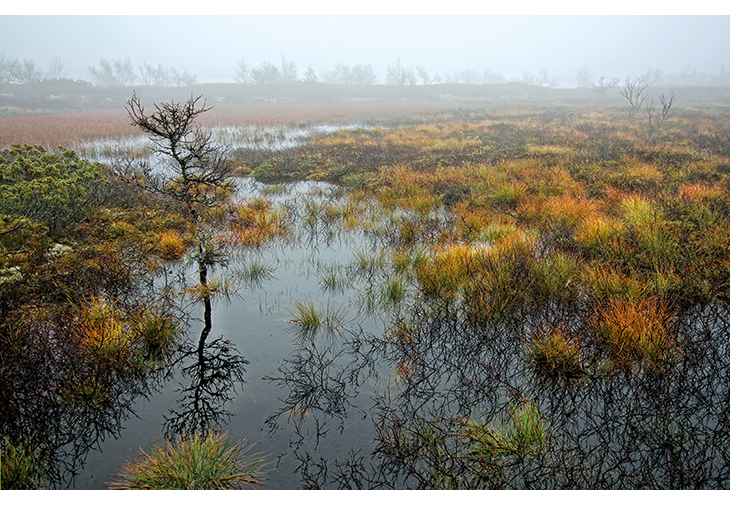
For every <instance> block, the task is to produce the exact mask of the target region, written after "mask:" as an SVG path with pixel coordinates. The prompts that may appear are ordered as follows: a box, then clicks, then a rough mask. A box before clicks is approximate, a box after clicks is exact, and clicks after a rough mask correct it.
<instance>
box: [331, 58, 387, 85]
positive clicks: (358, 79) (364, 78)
mask: <svg viewBox="0 0 730 505" xmlns="http://www.w3.org/2000/svg"><path fill="white" fill-rule="evenodd" d="M322 80H323V81H324V82H326V83H328V84H359V85H372V84H377V82H378V78H377V77H376V75H375V71H374V70H373V68H372V66H370V65H355V66H354V67H352V68H350V67H349V66H348V65H345V64H344V63H338V64H337V65H335V68H334V69H332V70H325V71H324V72H323V78H322Z"/></svg>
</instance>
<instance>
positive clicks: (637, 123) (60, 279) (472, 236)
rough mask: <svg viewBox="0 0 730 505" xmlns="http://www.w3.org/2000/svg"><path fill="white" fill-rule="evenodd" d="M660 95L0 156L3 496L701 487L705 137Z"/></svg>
mask: <svg viewBox="0 0 730 505" xmlns="http://www.w3.org/2000/svg"><path fill="white" fill-rule="evenodd" d="M681 98H682V95H681V93H678V94H677V103H676V104H674V103H673V105H674V110H673V114H671V115H669V114H667V115H666V117H665V118H663V122H662V123H661V127H660V128H657V124H658V123H657V122H656V116H653V119H652V116H651V115H650V114H648V113H647V112H646V111H645V110H644V109H639V111H638V112H637V113H636V114H634V115H633V116H631V117H629V115H627V114H626V112H625V110H624V108H623V106H622V105H618V104H616V105H615V106H614V105H611V104H608V105H606V104H596V103H593V102H585V103H575V104H572V105H564V104H563V105H558V104H553V105H530V104H507V105H502V106H495V105H483V104H481V105H480V104H466V105H462V106H460V107H458V108H456V107H450V106H449V107H444V108H443V109H442V110H433V109H429V110H428V111H427V112H418V111H417V110H411V111H409V112H408V113H407V114H405V113H404V112H403V110H402V109H399V113H398V115H397V117H396V116H393V115H381V116H370V117H369V118H368V120H367V122H366V123H364V122H362V116H351V117H349V118H348V121H346V122H345V121H343V122H342V123H340V124H347V125H352V124H355V125H360V126H361V127H357V126H355V127H348V128H334V129H331V130H330V129H321V130H320V131H318V132H314V133H312V134H311V136H309V137H308V141H307V142H303V143H296V144H284V145H278V146H276V148H274V147H273V146H271V145H264V144H256V145H254V144H250V145H241V144H239V145H237V146H235V147H234V148H232V149H230V151H229V152H228V155H227V157H225V158H222V157H221V158H218V157H214V160H213V161H214V163H213V164H212V165H207V166H208V167H211V166H213V167H216V170H217V171H216V172H215V174H213V175H215V177H214V178H212V179H210V178H209V179H205V178H204V179H205V180H203V179H195V178H194V177H193V178H192V179H190V178H189V179H185V177H188V176H189V174H188V173H187V172H185V173H182V172H180V171H179V170H178V172H177V173H175V175H174V176H172V177H162V175H161V172H159V171H155V170H156V169H153V168H151V167H147V168H145V167H144V163H145V160H146V159H147V158H145V157H144V155H143V154H144V153H142V154H140V155H139V156H133V157H131V158H130V159H129V161H130V163H129V164H127V165H123V166H121V168H124V170H122V169H121V168H120V166H119V165H117V166H116V168H117V169H116V170H112V169H111V168H110V166H109V165H107V164H102V163H93V162H88V161H85V160H83V159H81V158H79V157H78V156H77V155H76V154H74V153H73V152H70V151H52V150H49V151H47V150H45V149H43V148H40V147H14V148H11V149H8V150H5V151H3V152H2V153H1V156H2V157H1V158H0V170H2V172H0V192H3V196H4V199H3V203H2V208H1V209H0V210H1V211H2V216H3V222H2V225H3V228H2V230H0V241H2V242H1V244H2V248H3V249H2V254H3V255H2V258H1V259H2V262H3V264H2V265H1V267H2V270H0V274H1V275H2V277H0V297H1V299H0V302H1V303H2V306H1V307H2V312H1V313H0V314H2V357H3V368H2V386H1V387H0V394H2V397H3V402H4V403H5V404H6V405H8V406H9V408H8V409H5V410H4V412H3V413H2V435H3V437H4V438H3V439H2V448H3V484H2V485H3V486H6V482H7V481H6V479H8V478H11V477H7V476H13V477H12V479H14V480H12V481H11V482H17V484H13V486H16V487H39V486H50V487H62V486H65V485H73V486H76V487H81V488H84V487H95V486H101V485H102V484H103V483H100V482H94V481H92V480H91V477H90V476H89V475H90V471H89V470H88V467H89V466H92V465H96V467H97V468H99V466H100V465H102V463H101V461H102V460H105V459H106V460H107V461H110V463H106V464H107V465H109V467H108V471H107V470H106V468H107V467H104V466H102V468H105V470H103V473H106V474H107V475H108V477H104V478H105V479H107V480H106V481H105V483H106V482H109V483H112V484H113V485H115V486H117V487H120V486H121V487H135V486H136V487H145V486H147V484H144V483H141V484H140V483H138V482H142V481H138V480H135V479H137V477H134V476H133V475H132V474H138V475H140V476H141V477H140V478H144V479H149V480H150V481H153V480H154V479H157V477H156V476H153V475H152V469H154V468H157V467H156V466H155V465H157V464H158V463H159V465H161V466H160V468H162V467H163V466H164V465H168V464H173V463H175V461H183V460H185V454H188V451H193V450H199V451H201V452H204V453H207V454H214V455H216V456H215V457H216V458H219V456H220V458H219V459H220V460H221V461H225V462H233V463H235V464H234V465H233V467H228V468H226V469H224V470H225V471H228V472H229V473H228V474H227V475H229V477H222V478H221V480H220V481H219V480H215V479H214V480H213V481H214V482H216V483H217V484H214V485H215V487H225V486H228V484H227V483H226V482H230V483H232V484H231V485H232V486H239V485H250V484H252V483H254V481H255V483H257V484H260V485H261V487H264V488H267V487H271V488H300V487H304V488H348V489H350V488H352V489H378V488H381V489H382V488H384V489H390V488H395V489H401V488H419V489H443V488H445V489H471V488H477V489H482V488H489V489H494V488H539V489H563V488H578V489H638V488H650V489H665V488H667V489H678V488H714V489H724V488H727V487H728V486H729V485H730V459H729V458H730V404H728V398H730V390H728V383H727V380H726V378H727V376H728V373H730V354H728V350H729V349H730V348H729V347H728V330H729V329H730V328H729V325H730V312H729V311H728V301H729V300H728V295H729V292H728V287H729V286H730V284H728V279H729V278H730V252H729V251H730V205H729V204H728V202H730V194H728V192H729V191H730V184H729V182H730V178H729V177H730V158H728V151H727V145H726V140H727V135H726V133H727V131H728V125H730V123H729V122H728V119H727V118H728V116H727V105H726V104H725V103H724V102H721V103H713V104H702V103H693V104H691V106H690V105H687V106H686V107H685V108H682V107H680V105H679V104H681ZM133 100H134V99H133ZM191 100H192V99H191ZM672 100H674V97H673V98H672ZM130 103H131V105H132V106H133V107H137V112H138V113H143V111H142V110H141V109H140V108H139V105H140V104H139V103H138V102H130ZM188 104H189V103H188ZM199 105H200V104H199V103H198V104H196V103H195V102H192V107H193V108H192V109H190V111H192V112H194V114H192V118H191V119H195V118H197V116H198V115H200V117H201V118H202V117H204V116H205V114H203V112H205V107H199ZM157 110H158V111H160V110H164V108H163V109H157ZM642 114H643V115H642ZM654 114H656V113H655V112H654ZM133 117H134V115H133ZM136 117H137V118H138V119H141V118H143V117H144V115H139V114H138V115H137V116H136ZM147 117H149V116H147ZM358 121H360V123H358ZM138 123H139V122H138ZM206 131H208V132H210V130H206ZM281 131H282V133H281V139H285V138H286V131H285V130H281ZM191 132H192V130H191ZM648 132H651V135H648ZM202 135H207V134H205V133H203V134H202ZM191 138H192V139H203V140H205V142H206V143H207V142H211V141H213V140H212V139H213V137H212V136H208V137H206V136H201V137H194V136H193V137H191ZM190 145H192V146H193V148H195V149H197V147H195V146H196V145H195V144H190ZM205 145H210V144H205ZM215 145H216V146H217V145H218V144H215ZM193 151H194V149H193ZM193 151H190V152H193ZM174 153H178V150H177V149H174ZM174 153H173V151H169V152H167V153H166V154H167V157H168V158H170V157H171V156H170V155H171V154H174ZM205 153H208V154H215V155H216V156H217V151H216V152H213V151H205ZM163 154H165V153H163ZM172 158H174V156H172ZM193 158H195V156H193ZM195 159H197V160H200V159H202V158H201V157H197V158H195ZM135 163H142V165H139V166H140V167H142V168H143V169H142V170H133V168H134V166H135V165H134V164H135ZM216 163H220V165H218V164H216ZM180 166H181V165H179V164H178V165H177V167H178V169H179V167H180ZM184 171H185V170H183V172H184ZM51 172H52V173H53V174H54V177H49V175H48V174H49V173H51ZM203 175H205V174H203ZM208 183H211V184H208ZM78 195H84V196H85V198H84V199H82V200H80V199H79V198H78ZM79 202H83V203H79ZM215 335H220V336H219V337H215ZM29 377H33V378H34V380H29ZM262 379H263V380H262ZM47 392H51V393H50V394H49V393H47ZM142 398H146V399H148V402H146V403H143V402H142V400H141V399H142ZM142 405H144V408H142V407H141V406H142ZM133 413H134V414H135V415H137V416H139V419H138V420H134V419H132V417H131V416H132V414H133ZM51 420H53V421H52V422H51ZM79 420H81V421H79ZM123 427H128V429H127V430H125V432H124V433H123V432H122V428H123ZM183 433H185V434H188V436H187V438H186V437H183V436H181V434H183ZM115 437H121V438H120V441H119V443H118V441H116V440H114V438H115ZM160 437H162V438H164V439H165V442H157V440H159V438H160ZM228 440H231V445H228V446H227V445H226V443H227V442H226V441H228ZM243 440H247V441H248V442H246V443H245V444H244V443H243V442H240V443H239V441H243ZM254 442H255V444H256V446H255V451H256V453H257V455H256V456H254V457H252V458H248V457H245V458H244V457H243V454H242V451H243V447H244V446H245V447H248V444H249V443H254ZM153 443H154V444H155V445H152V444H153ZM122 445H123V446H124V448H122ZM139 446H144V447H148V448H151V449H149V450H145V449H143V454H142V456H141V457H140V458H138V459H137V460H133V458H134V457H136V456H137V453H136V452H129V447H134V448H135V449H136V447H139ZM99 447H101V448H102V449H103V450H104V453H103V454H102V453H97V452H94V451H93V449H95V448H99ZM206 451H207V452H206ZM239 456H241V458H239ZM87 458H88V459H89V460H93V461H87ZM237 458H238V459H237ZM153 460H155V461H154V462H153ZM6 462H11V463H12V464H10V463H6ZM153 463H154V464H153ZM125 465H126V466H125ZM236 465H238V466H236ZM208 469H210V468H208ZM263 469H265V471H266V472H265V474H262V473H261V471H262V470H263ZM155 471H156V470H155ZM206 471H207V470H206ZM96 472H97V473H98V472H99V470H96ZM199 473H200V472H199V471H198V470H194V471H193V472H192V474H194V475H198V474H199ZM214 473H215V472H213V471H212V470H211V475H213V474H214ZM74 475H76V479H75V480H74V479H73V476H74ZM114 476H117V477H116V480H114V479H115V477H114ZM164 479H168V477H164ZM216 479H217V477H216ZM236 479H238V480H236ZM112 481H113V482H112ZM213 481H212V482H213ZM114 482H115V483H116V484H114ZM171 482H172V481H171V480H169V479H168V480H164V485H163V487H173V484H172V483H171ZM174 485H175V486H177V485H180V486H182V487H195V488H203V487H205V486H206V484H205V483H201V482H197V481H195V480H194V478H193V477H189V478H187V480H185V479H182V480H181V481H179V482H178V483H176V484H174ZM150 487H154V486H150Z"/></svg>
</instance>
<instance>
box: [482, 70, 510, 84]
mask: <svg viewBox="0 0 730 505" xmlns="http://www.w3.org/2000/svg"><path fill="white" fill-rule="evenodd" d="M502 82H505V78H504V76H503V75H502V74H500V73H499V72H493V71H492V69H490V68H485V69H484V70H482V84H498V83H502Z"/></svg>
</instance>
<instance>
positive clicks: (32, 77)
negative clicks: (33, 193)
mask: <svg viewBox="0 0 730 505" xmlns="http://www.w3.org/2000/svg"><path fill="white" fill-rule="evenodd" d="M42 78H43V72H42V71H41V70H40V69H39V68H37V67H36V65H35V62H34V61H33V60H30V59H24V60H23V61H20V60H19V59H18V58H11V57H6V56H5V55H0V84H5V83H11V84H30V83H32V82H38V81H40V80H41V79H42Z"/></svg>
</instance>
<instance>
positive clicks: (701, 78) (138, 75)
mask: <svg viewBox="0 0 730 505" xmlns="http://www.w3.org/2000/svg"><path fill="white" fill-rule="evenodd" d="M87 75H88V80H83V79H82V80H81V82H86V83H88V84H90V85H94V86H98V87H106V88H114V87H126V86H135V85H141V86H162V87H180V86H192V85H195V84H198V76H197V75H196V74H194V73H191V72H190V71H188V70H187V69H186V68H184V67H174V66H166V65H163V64H162V63H158V64H156V65H154V64H150V63H148V62H146V61H145V62H142V63H140V64H135V63H134V62H132V60H131V58H129V57H127V58H116V59H111V60H109V59H106V58H100V59H99V61H98V62H97V63H96V64H94V65H89V66H88V67H87ZM625 77H626V78H628V76H621V78H620V79H619V78H618V77H606V76H598V75H596V74H595V72H593V71H592V70H591V69H589V68H586V67H581V68H578V69H576V70H575V73H574V76H573V79H572V84H573V85H574V86H576V87H579V88H590V89H593V90H595V91H596V92H598V93H605V92H607V91H608V90H611V89H614V88H616V87H617V86H618V85H619V84H620V83H621V82H622V81H623V79H624V78H625ZM231 78H232V82H236V83H239V84H256V85H271V84H286V83H292V82H318V83H324V84H335V85H358V86H370V85H378V84H381V85H396V86H416V85H421V86H423V85H432V84H503V83H514V82H521V83H526V84H531V85H533V86H540V87H548V88H555V87H558V81H557V79H556V78H555V77H553V76H552V75H551V74H550V71H549V69H547V68H541V69H540V70H539V71H538V73H537V74H533V73H530V72H528V71H524V72H522V74H521V75H519V76H509V77H506V76H505V75H503V74H502V73H500V72H498V71H494V70H492V69H490V68H482V69H481V70H479V69H472V68H465V69H463V70H461V71H459V72H454V73H443V74H441V73H433V72H430V71H429V70H427V69H426V68H425V67H423V66H422V65H414V66H411V65H405V64H402V63H401V59H400V58H397V59H396V60H395V63H394V64H392V65H388V66H387V68H386V71H385V74H384V75H382V76H379V75H378V74H377V73H376V72H375V70H374V69H373V67H372V65H371V64H356V65H354V66H350V65H347V64H345V63H338V64H336V65H335V66H334V67H332V68H323V69H319V70H315V69H314V68H313V67H312V65H307V66H306V68H305V70H304V72H303V73H301V74H300V72H299V68H298V67H297V65H296V64H295V63H294V62H293V61H291V60H288V59H287V58H286V57H285V56H284V55H282V56H281V61H280V62H279V63H278V65H277V64H275V63H272V62H269V61H264V62H262V63H260V64H258V65H256V66H252V65H249V64H248V63H247V62H246V61H245V60H244V59H241V60H238V61H237V62H236V63H235V66H234V67H233V68H232V72H231ZM634 78H636V79H639V80H640V81H641V82H643V83H644V84H646V85H649V86H728V85H730V73H728V72H726V71H725V67H724V66H722V67H720V69H719V70H718V71H717V72H716V73H710V74H707V73H702V72H699V71H697V70H696V69H687V70H685V71H683V72H680V73H678V74H667V73H665V72H663V71H661V70H658V69H648V70H646V71H645V72H644V73H643V74H641V75H639V76H634ZM48 80H50V81H59V80H68V73H67V71H66V68H65V64H64V63H63V61H62V60H61V58H59V57H56V58H55V59H54V60H53V62H52V63H51V64H50V65H49V67H48V68H46V69H43V68H41V67H40V66H39V65H37V64H36V63H35V61H34V60H32V59H27V58H24V59H22V60H21V59H20V58H17V57H12V56H5V55H4V54H0V85H2V84H32V83H38V82H43V81H48Z"/></svg>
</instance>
